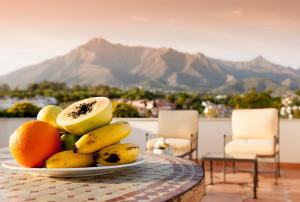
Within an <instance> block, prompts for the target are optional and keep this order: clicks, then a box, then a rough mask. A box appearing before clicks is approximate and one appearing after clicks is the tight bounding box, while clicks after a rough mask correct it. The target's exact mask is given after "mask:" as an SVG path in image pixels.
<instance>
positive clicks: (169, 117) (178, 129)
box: [157, 110, 199, 139]
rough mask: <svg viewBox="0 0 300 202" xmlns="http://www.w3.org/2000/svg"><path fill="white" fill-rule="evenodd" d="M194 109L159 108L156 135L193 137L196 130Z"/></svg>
mask: <svg viewBox="0 0 300 202" xmlns="http://www.w3.org/2000/svg"><path fill="white" fill-rule="evenodd" d="M198 116H199V113H198V111H196V110H161V111H159V114H158V130H157V135H158V137H165V138H186V139H190V138H191V134H193V135H194V137H195V136H196V134H197V131H198Z"/></svg>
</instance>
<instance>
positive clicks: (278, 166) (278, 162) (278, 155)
mask: <svg viewBox="0 0 300 202" xmlns="http://www.w3.org/2000/svg"><path fill="white" fill-rule="evenodd" d="M277 158H278V159H277V169H278V170H277V171H278V173H277V174H278V177H280V176H281V174H280V153H279V151H278V153H277Z"/></svg>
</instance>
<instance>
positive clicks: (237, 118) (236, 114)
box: [224, 108, 280, 184]
mask: <svg viewBox="0 0 300 202" xmlns="http://www.w3.org/2000/svg"><path fill="white" fill-rule="evenodd" d="M224 152H225V154H226V155H233V156H234V155H247V154H249V153H252V154H256V155H257V158H274V167H275V169H274V171H272V172H274V176H275V184H277V177H280V155H279V118H278V110H277V109H273V108H266V109H239V110H234V111H233V112H232V135H231V136H226V135H224ZM224 166H225V164H224ZM234 170H235V165H234Z"/></svg>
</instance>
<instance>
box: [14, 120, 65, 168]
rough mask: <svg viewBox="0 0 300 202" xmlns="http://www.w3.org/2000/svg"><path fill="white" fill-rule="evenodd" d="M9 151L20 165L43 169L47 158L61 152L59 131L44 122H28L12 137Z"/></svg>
mask: <svg viewBox="0 0 300 202" xmlns="http://www.w3.org/2000/svg"><path fill="white" fill-rule="evenodd" d="M9 150H10V153H11V154H12V155H13V157H14V158H15V159H16V161H17V162H18V163H19V164H21V165H23V166H25V167H30V168H33V167H43V166H44V164H45V160H46V159H47V158H49V157H50V156H52V155H53V154H55V153H57V152H59V151H61V139H60V135H59V131H58V130H57V129H56V128H54V127H53V126H51V125H50V124H49V123H46V122H43V121H28V122H26V123H24V124H22V125H21V126H20V127H19V128H17V129H16V130H15V132H14V133H13V134H12V135H11V136H10V138H9Z"/></svg>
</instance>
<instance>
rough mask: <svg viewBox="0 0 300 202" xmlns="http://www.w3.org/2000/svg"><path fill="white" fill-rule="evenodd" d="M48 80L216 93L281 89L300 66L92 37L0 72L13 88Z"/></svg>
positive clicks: (295, 81)
mask: <svg viewBox="0 0 300 202" xmlns="http://www.w3.org/2000/svg"><path fill="white" fill-rule="evenodd" d="M46 80H47V81H57V82H66V83H67V84H69V85H75V84H80V85H98V84H105V85H111V86H117V87H124V88H127V87H132V86H142V87H145V88H151V89H160V90H175V91H176V90H189V91H200V92H204V91H207V92H215V93H242V92H245V91H247V90H248V89H250V88H256V89H257V90H258V91H264V90H272V91H273V92H275V93H278V94H281V93H284V92H287V91H291V90H294V89H297V88H299V87H300V70H299V69H293V68H290V67H285V66H281V65H278V64H274V63H272V62H270V61H268V60H267V59H265V58H264V57H262V56H258V57H256V58H254V59H252V60H249V61H244V62H233V61H225V60H220V59H215V58H211V57H208V56H206V55H204V54H202V53H196V54H190V53H185V52H180V51H177V50H174V49H172V48H149V47H143V46H125V45H122V44H113V43H110V42H108V41H107V40H105V39H103V38H94V39H92V40H90V41H88V42H87V43H86V44H83V45H81V46H79V47H77V48H75V49H73V50H72V51H70V52H69V53H67V54H65V55H62V56H58V57H55V58H52V59H49V60H46V61H43V62H41V63H39V64H34V65H31V66H27V67H24V68H21V69H19V70H16V71H14V72H11V73H9V74H7V75H3V76H0V83H6V84H8V85H10V86H13V87H25V86H27V85H29V84H30V83H36V82H41V81H46Z"/></svg>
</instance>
